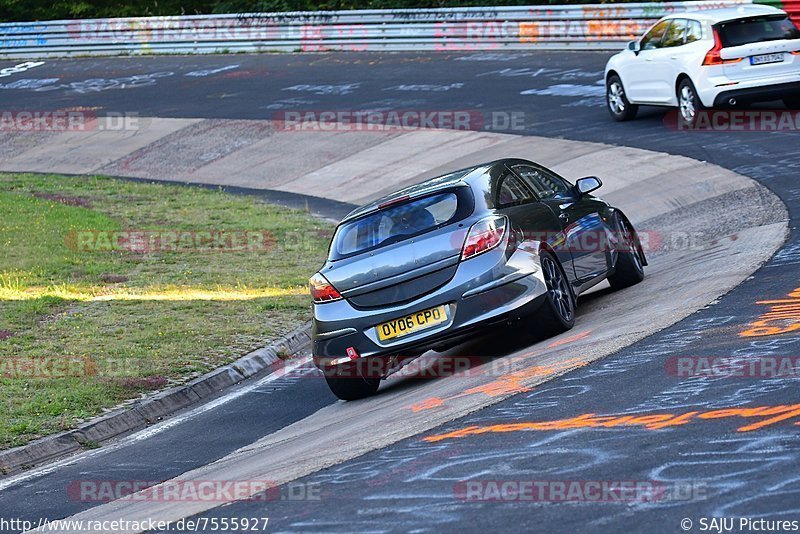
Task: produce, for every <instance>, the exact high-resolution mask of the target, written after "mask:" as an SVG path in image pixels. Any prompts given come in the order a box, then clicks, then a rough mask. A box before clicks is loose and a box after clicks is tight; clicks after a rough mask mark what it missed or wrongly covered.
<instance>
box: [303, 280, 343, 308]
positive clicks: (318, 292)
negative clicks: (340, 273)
mask: <svg viewBox="0 0 800 534" xmlns="http://www.w3.org/2000/svg"><path fill="white" fill-rule="evenodd" d="M308 287H309V289H310V290H311V298H312V299H313V300H314V302H315V303H316V304H322V303H323V302H333V301H334V300H340V299H341V298H342V295H341V294H340V293H339V292H338V291H336V288H335V287H333V286H332V285H331V283H330V282H328V281H327V280H326V279H325V277H324V276H322V275H321V274H319V273H317V274H315V275H314V276H312V277H311V279H310V280H309V281H308Z"/></svg>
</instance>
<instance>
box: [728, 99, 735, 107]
mask: <svg viewBox="0 0 800 534" xmlns="http://www.w3.org/2000/svg"><path fill="white" fill-rule="evenodd" d="M728 104H729V105H731V106H735V105H736V99H735V98H730V99H728Z"/></svg>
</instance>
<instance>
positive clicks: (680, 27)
mask: <svg viewBox="0 0 800 534" xmlns="http://www.w3.org/2000/svg"><path fill="white" fill-rule="evenodd" d="M686 22H687V21H686V19H672V23H671V24H670V25H669V28H667V31H666V32H665V33H664V40H663V42H662V44H661V47H662V48H672V47H675V46H683V45H684V43H685V42H686Z"/></svg>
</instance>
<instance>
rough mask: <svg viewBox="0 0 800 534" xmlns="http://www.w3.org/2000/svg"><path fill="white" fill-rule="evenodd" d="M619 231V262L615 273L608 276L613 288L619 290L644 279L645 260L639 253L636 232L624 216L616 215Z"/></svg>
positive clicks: (615, 267)
mask: <svg viewBox="0 0 800 534" xmlns="http://www.w3.org/2000/svg"><path fill="white" fill-rule="evenodd" d="M616 226H617V232H619V234H618V235H619V241H618V245H617V246H618V247H619V251H618V253H617V264H616V265H615V266H614V273H613V274H611V275H610V276H609V277H608V283H609V284H610V285H611V289H614V290H617V289H622V288H625V287H630V286H632V285H635V284H638V283H639V282H641V281H642V280H644V261H643V260H642V257H641V255H640V253H639V246H638V243H637V240H636V233H635V232H634V230H633V227H632V226H631V225H630V223H629V222H628V221H627V220H625V218H624V217H619V216H616Z"/></svg>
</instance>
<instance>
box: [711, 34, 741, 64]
mask: <svg viewBox="0 0 800 534" xmlns="http://www.w3.org/2000/svg"><path fill="white" fill-rule="evenodd" d="M713 30H714V48H712V49H711V50H709V51H708V53H707V54H706V57H705V59H703V65H724V64H726V63H739V62H740V61H741V60H742V58H737V59H722V56H721V55H720V53H721V52H722V39H721V38H720V36H719V31H718V30H717V29H716V28H713Z"/></svg>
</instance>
